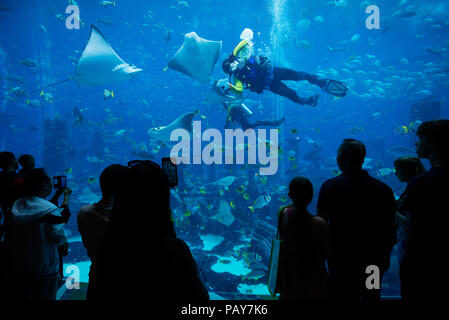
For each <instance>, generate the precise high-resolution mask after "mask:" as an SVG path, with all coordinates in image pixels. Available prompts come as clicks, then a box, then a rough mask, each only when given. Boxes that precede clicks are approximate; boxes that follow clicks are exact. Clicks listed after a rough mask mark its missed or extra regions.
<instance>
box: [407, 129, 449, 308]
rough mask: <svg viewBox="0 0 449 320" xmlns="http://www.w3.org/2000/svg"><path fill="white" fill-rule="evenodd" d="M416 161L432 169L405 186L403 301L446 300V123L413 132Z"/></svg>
mask: <svg viewBox="0 0 449 320" xmlns="http://www.w3.org/2000/svg"><path fill="white" fill-rule="evenodd" d="M416 134H417V136H418V138H419V141H418V142H417V144H416V152H417V154H418V157H420V158H424V159H428V160H429V161H430V163H431V165H432V168H431V169H430V170H429V171H427V172H425V173H424V174H421V175H418V176H416V177H415V178H413V179H412V180H410V182H409V183H408V187H407V190H406V193H405V196H404V201H403V206H402V208H403V210H404V211H406V212H408V214H409V215H410V228H409V232H408V237H407V242H406V250H405V255H404V258H403V268H402V279H404V281H405V287H406V288H405V290H404V292H403V298H404V299H409V300H414V299H421V300H422V299H433V300H435V299H443V298H446V297H447V290H448V289H447V288H448V276H447V272H446V269H447V265H446V260H447V259H446V253H447V226H448V214H449V148H448V141H449V120H436V121H429V122H424V123H423V124H422V125H421V126H420V127H419V128H418V130H417V132H416Z"/></svg>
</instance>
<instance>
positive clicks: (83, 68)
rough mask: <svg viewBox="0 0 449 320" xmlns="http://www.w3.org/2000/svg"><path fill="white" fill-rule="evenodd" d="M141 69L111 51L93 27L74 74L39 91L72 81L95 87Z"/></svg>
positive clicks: (134, 73)
mask: <svg viewBox="0 0 449 320" xmlns="http://www.w3.org/2000/svg"><path fill="white" fill-rule="evenodd" d="M141 71H142V69H138V68H136V67H135V66H133V65H130V64H128V63H126V62H125V61H123V59H122V58H120V57H119V56H118V55H117V53H116V52H115V51H114V49H112V47H111V45H110V44H109V42H108V41H106V39H105V38H104V36H103V34H102V33H101V32H100V30H98V28H97V27H95V26H94V25H92V26H91V29H90V36H89V41H88V42H87V45H86V47H85V48H84V51H83V54H82V55H81V58H80V59H79V61H78V64H77V65H76V70H75V74H74V75H72V76H71V77H70V78H69V79H65V80H62V81H58V82H55V83H52V84H50V85H47V86H45V87H43V88H41V89H39V90H42V89H45V88H48V87H51V86H54V85H57V84H59V83H62V82H66V81H69V80H74V81H75V82H76V83H77V84H78V85H80V86H81V85H86V86H95V85H104V84H107V83H111V82H118V81H123V80H127V79H129V78H131V77H133V76H135V75H136V74H138V73H140V72H141Z"/></svg>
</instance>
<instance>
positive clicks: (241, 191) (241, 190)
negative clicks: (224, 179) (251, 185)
mask: <svg viewBox="0 0 449 320" xmlns="http://www.w3.org/2000/svg"><path fill="white" fill-rule="evenodd" d="M236 191H237V192H238V193H240V194H242V193H243V192H245V185H243V184H242V185H241V186H240V187H238V188H237V189H236Z"/></svg>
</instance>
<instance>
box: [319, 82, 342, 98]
mask: <svg viewBox="0 0 449 320" xmlns="http://www.w3.org/2000/svg"><path fill="white" fill-rule="evenodd" d="M320 87H321V89H323V91H325V92H327V93H329V94H332V95H334V96H336V97H344V96H345V95H346V92H347V91H348V89H349V88H348V87H347V86H346V85H345V84H344V83H343V82H341V81H338V80H331V79H324V83H323V85H321V86H320Z"/></svg>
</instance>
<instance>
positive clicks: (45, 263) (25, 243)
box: [6, 168, 71, 301]
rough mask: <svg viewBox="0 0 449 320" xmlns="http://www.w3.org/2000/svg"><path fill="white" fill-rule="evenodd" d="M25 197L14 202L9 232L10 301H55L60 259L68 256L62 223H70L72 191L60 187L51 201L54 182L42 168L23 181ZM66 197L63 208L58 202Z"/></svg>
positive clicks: (7, 241) (27, 175) (7, 240)
mask: <svg viewBox="0 0 449 320" xmlns="http://www.w3.org/2000/svg"><path fill="white" fill-rule="evenodd" d="M24 187H25V196H24V197H23V198H20V199H19V200H17V201H16V202H14V204H13V206H12V209H11V223H10V225H9V228H8V230H7V237H6V243H7V252H8V259H9V267H10V269H9V272H10V277H9V279H10V281H11V282H10V284H9V288H10V289H9V292H10V296H9V298H12V299H18V300H28V301H29V300H31V301H36V300H55V299H56V292H57V289H58V280H59V272H60V263H61V262H60V258H59V257H60V255H62V256H63V255H67V253H68V241H67V237H66V235H65V232H64V227H63V225H62V224H63V223H65V222H67V221H68V218H69V217H70V212H69V208H68V205H69V197H70V194H71V190H70V189H68V188H62V186H57V187H58V188H57V190H56V193H55V195H54V197H53V198H52V199H51V201H48V200H46V198H47V197H48V196H49V195H50V193H51V191H52V181H51V178H50V177H49V176H48V175H47V174H46V172H45V170H44V169H42V168H38V169H32V170H30V171H29V172H28V173H27V174H26V175H25V177H24ZM63 194H64V200H63V203H62V206H61V207H58V206H57V201H58V199H59V198H60V197H61V195H63Z"/></svg>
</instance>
